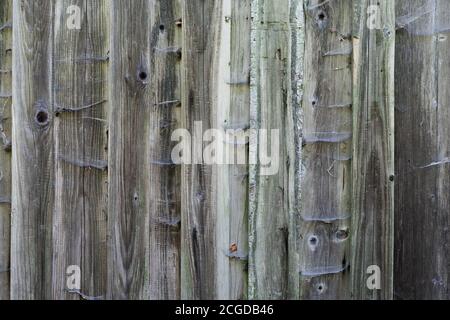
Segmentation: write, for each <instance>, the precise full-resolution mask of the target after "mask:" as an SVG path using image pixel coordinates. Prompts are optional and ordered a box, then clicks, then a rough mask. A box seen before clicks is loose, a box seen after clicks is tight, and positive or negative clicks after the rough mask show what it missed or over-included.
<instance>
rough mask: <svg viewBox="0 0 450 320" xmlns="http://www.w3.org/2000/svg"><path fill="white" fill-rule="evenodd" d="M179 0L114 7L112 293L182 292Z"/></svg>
mask: <svg viewBox="0 0 450 320" xmlns="http://www.w3.org/2000/svg"><path fill="white" fill-rule="evenodd" d="M176 6H177V1H149V0H136V1H126V0H114V1H112V8H111V21H112V24H111V30H112V31H111V38H112V40H111V76H110V94H109V97H110V99H109V100H110V101H111V102H110V105H111V111H110V131H109V135H110V141H109V211H108V214H109V217H108V219H109V232H110V235H111V239H110V245H109V254H108V298H113V299H126V298H131V299H175V298H177V297H178V296H179V284H178V282H179V225H178V223H177V221H178V220H179V211H178V205H177V203H176V199H177V196H176V192H177V191H176V190H175V189H174V187H175V186H176V183H175V176H176V169H175V168H174V167H173V166H172V165H171V162H170V153H171V142H170V133H171V132H170V130H167V126H166V125H164V124H170V123H172V119H173V118H175V113H174V111H173V108H175V107H176V104H174V103H169V104H168V103H165V102H166V101H174V100H178V99H179V97H178V96H176V95H177V94H178V91H177V86H178V81H177V74H176V70H177V63H178V59H179V56H178V55H177V52H176V50H175V52H174V50H170V48H169V46H171V45H172V44H173V42H174V39H175V38H174V37H175V35H174V34H175V32H176V31H175V30H176V28H178V27H179V26H177V23H176V21H177V20H178V18H179V17H177V16H175V12H176Z"/></svg>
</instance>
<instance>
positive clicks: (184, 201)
mask: <svg viewBox="0 0 450 320" xmlns="http://www.w3.org/2000/svg"><path fill="white" fill-rule="evenodd" d="M222 4H223V1H222V0H212V1H201V0H193V1H184V2H183V45H182V47H183V66H182V117H183V119H182V120H183V127H184V128H186V129H187V130H188V131H189V133H190V134H191V135H192V141H193V143H192V152H191V153H192V155H193V156H192V158H193V159H192V160H193V161H192V164H185V165H183V168H182V178H181V179H182V184H181V190H182V196H181V220H182V222H181V228H182V230H181V298H182V299H215V298H216V297H217V288H218V284H217V276H218V275H217V273H216V272H217V269H216V263H218V262H217V261H216V253H217V252H218V250H221V249H224V248H219V247H218V244H217V241H216V233H215V230H216V229H215V228H216V223H217V210H216V209H217V206H216V204H215V201H214V197H216V192H217V189H216V185H215V183H214V182H213V181H212V174H213V166H212V165H209V164H204V163H203V156H202V150H203V147H204V146H206V144H205V143H202V142H201V140H202V137H203V132H204V131H205V130H208V129H210V128H213V125H214V124H213V121H214V120H213V115H214V114H213V111H212V101H213V100H214V99H215V97H214V93H215V90H214V89H213V88H212V80H213V78H214V75H215V74H216V70H217V69H216V67H215V66H214V63H215V61H214V53H215V51H216V50H217V49H218V48H217V42H218V39H219V38H218V37H219V36H220V34H219V32H220V25H221V21H222V19H221V15H220V12H221V9H222ZM226 99H229V97H226ZM196 124H197V128H198V129H197V130H196ZM198 125H200V126H201V128H200V127H198ZM199 140H200V141H199Z"/></svg>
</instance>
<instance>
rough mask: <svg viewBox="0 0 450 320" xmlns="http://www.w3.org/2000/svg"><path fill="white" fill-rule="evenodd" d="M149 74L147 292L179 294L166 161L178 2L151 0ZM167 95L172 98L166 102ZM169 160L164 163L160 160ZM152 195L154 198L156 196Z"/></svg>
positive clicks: (176, 209) (176, 81)
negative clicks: (151, 23)
mask: <svg viewBox="0 0 450 320" xmlns="http://www.w3.org/2000/svg"><path fill="white" fill-rule="evenodd" d="M150 12H151V13H152V15H154V19H155V20H154V26H152V27H150V30H152V33H151V39H152V40H151V43H150V46H151V47H150V50H151V52H150V56H151V55H152V54H153V57H152V58H151V60H150V70H152V71H151V75H150V77H151V80H150V83H151V84H152V85H151V86H152V87H153V89H152V91H153V93H152V95H153V97H154V99H155V100H154V106H153V110H152V112H151V115H150V126H151V127H150V134H151V135H150V139H151V148H150V149H149V151H150V153H149V155H150V161H151V163H152V164H151V166H150V170H151V171H150V179H151V180H150V183H151V186H150V188H149V194H148V197H149V199H150V200H153V201H152V202H151V207H150V208H151V210H150V214H151V218H150V226H151V230H150V248H149V254H150V257H149V261H150V272H149V280H150V298H151V299H165V300H167V299H171V300H173V299H179V298H180V293H181V290H180V262H181V258H180V241H181V239H180V236H181V229H180V221H181V216H180V202H181V195H180V184H181V181H180V180H181V167H179V166H172V165H171V164H170V163H171V161H170V159H171V151H172V149H173V146H174V142H173V141H171V134H172V132H173V130H175V129H176V128H177V127H179V126H180V124H179V122H180V117H181V115H180V110H179V109H180V108H179V106H180V105H179V103H180V101H181V100H180V99H181V83H180V78H181V74H180V72H181V70H180V69H181V48H180V45H181V34H182V21H181V25H180V19H181V3H180V0H160V1H156V2H152V1H150ZM167 101H176V102H174V103H169V104H166V102H167ZM164 163H168V165H166V164H164ZM154 200H157V202H155V201H154Z"/></svg>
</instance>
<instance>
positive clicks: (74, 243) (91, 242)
mask: <svg viewBox="0 0 450 320" xmlns="http://www.w3.org/2000/svg"><path fill="white" fill-rule="evenodd" d="M54 4H55V7H54V46H53V83H52V88H53V97H54V102H53V105H54V109H55V110H54V111H55V113H56V116H57V117H56V118H55V125H54V130H55V134H54V137H55V138H54V139H55V142H54V143H55V161H56V165H55V169H54V170H55V186H54V188H55V205H54V222H53V250H54V252H53V261H52V270H53V271H52V273H53V281H52V282H53V283H52V286H53V298H54V299H79V298H80V296H79V294H77V293H71V292H68V289H67V285H66V282H67V275H66V272H67V268H68V267H69V266H72V265H76V266H79V267H80V269H81V276H82V279H81V288H79V291H80V292H81V293H82V294H84V295H86V296H89V297H97V298H100V297H104V296H105V293H106V221H107V207H106V206H107V171H106V169H107V144H108V142H107V141H108V140H107V130H108V122H107V113H106V110H107V109H108V107H109V103H108V102H107V101H106V100H107V98H108V97H107V90H106V88H107V80H108V73H107V70H108V58H107V56H108V54H109V53H108V52H109V37H108V29H109V21H108V19H107V18H108V14H109V1H108V0H100V1H90V0H77V1H71V0H70V1H69V0H57V1H55V2H54ZM70 6H77V7H78V8H80V23H81V24H80V27H81V29H80V30H73V29H69V28H68V27H67V19H68V17H69V15H68V14H67V10H68V8H69V7H70ZM87 106H92V107H87Z"/></svg>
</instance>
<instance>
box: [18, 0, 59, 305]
mask: <svg viewBox="0 0 450 320" xmlns="http://www.w3.org/2000/svg"><path fill="white" fill-rule="evenodd" d="M52 14H53V2H52V1H44V2H37V1H34V0H22V1H13V39H14V45H13V52H14V59H13V68H12V70H13V75H14V76H13V84H12V88H13V90H12V96H13V101H14V107H13V112H12V116H13V137H14V139H13V145H12V150H13V153H12V216H11V220H12V221H11V224H12V229H11V298H12V299H45V298H50V297H51V277H52V272H51V261H52V257H53V256H52V241H51V239H52V225H53V223H52V212H53V199H54V190H55V180H54V171H53V168H54V137H53V126H54V117H53V113H52V112H53V101H52V94H51V75H52V69H51V54H52V34H53V28H52Z"/></svg>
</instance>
